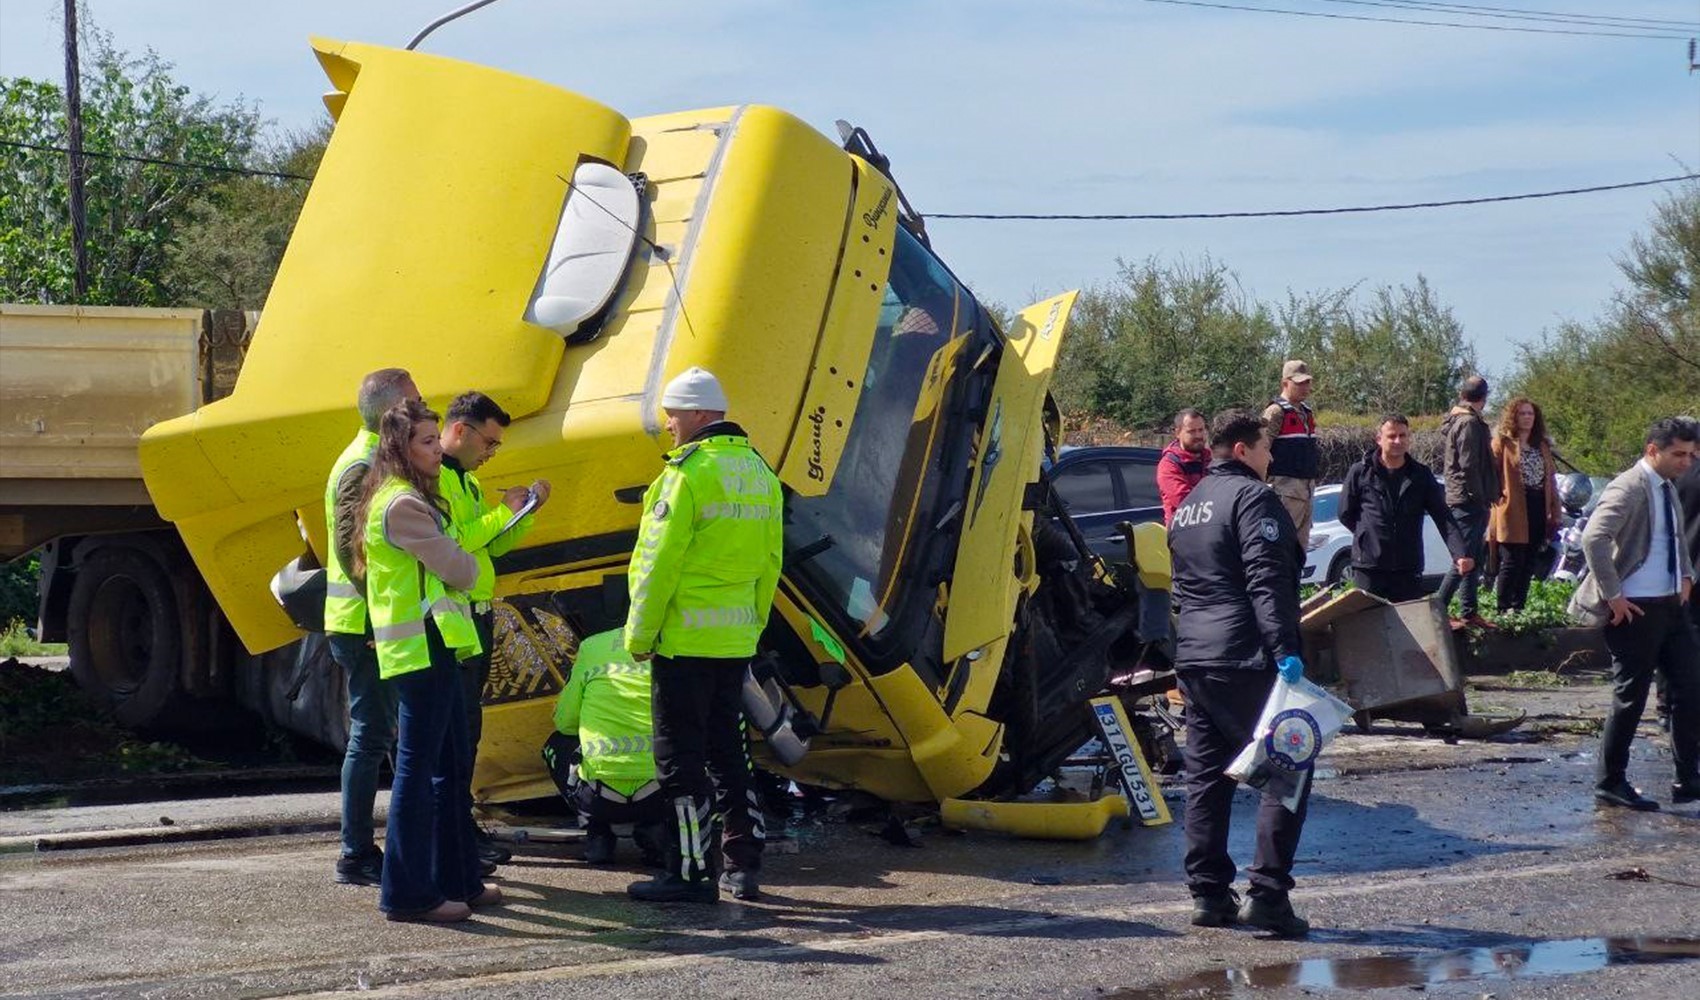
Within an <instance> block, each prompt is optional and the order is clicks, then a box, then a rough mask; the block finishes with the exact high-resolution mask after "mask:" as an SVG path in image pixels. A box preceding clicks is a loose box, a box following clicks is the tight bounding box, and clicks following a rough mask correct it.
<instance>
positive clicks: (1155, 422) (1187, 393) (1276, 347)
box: [1053, 257, 1476, 459]
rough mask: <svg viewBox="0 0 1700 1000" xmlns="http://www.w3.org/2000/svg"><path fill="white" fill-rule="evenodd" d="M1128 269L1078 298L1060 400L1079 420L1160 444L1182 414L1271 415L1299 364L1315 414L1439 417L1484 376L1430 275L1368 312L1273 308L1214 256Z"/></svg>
mask: <svg viewBox="0 0 1700 1000" xmlns="http://www.w3.org/2000/svg"><path fill="white" fill-rule="evenodd" d="M1118 266H1119V271H1118V274H1117V277H1116V280H1115V281H1113V282H1111V283H1110V284H1109V285H1107V286H1104V287H1101V288H1094V289H1090V290H1088V291H1086V292H1085V293H1083V294H1082V296H1081V299H1080V303H1079V305H1077V306H1076V307H1075V313H1074V317H1073V319H1071V320H1070V323H1069V327H1070V332H1069V335H1068V339H1067V340H1066V341H1065V343H1064V345H1063V352H1062V357H1061V358H1060V359H1059V361H1058V365H1057V373H1056V377H1055V381H1054V383H1053V392H1055V394H1056V397H1057V402H1058V405H1060V406H1061V407H1062V409H1063V411H1064V412H1065V413H1067V414H1068V415H1069V416H1071V417H1074V418H1076V419H1078V418H1080V417H1094V418H1108V419H1110V420H1114V421H1117V422H1119V423H1121V424H1123V425H1125V426H1130V427H1134V428H1138V429H1142V430H1151V431H1154V432H1157V433H1164V432H1167V430H1168V428H1169V422H1170V420H1171V418H1172V417H1173V415H1174V413H1175V412H1176V411H1177V410H1179V409H1181V408H1182V407H1186V406H1194V407H1197V408H1199V409H1201V410H1203V411H1205V412H1206V413H1215V412H1217V411H1219V410H1222V409H1225V408H1228V407H1231V406H1242V407H1250V408H1252V409H1255V410H1261V409H1262V408H1263V406H1264V405H1265V404H1266V403H1267V402H1268V401H1269V400H1270V399H1271V398H1272V397H1273V396H1274V395H1275V393H1276V392H1278V391H1279V388H1280V370H1281V362H1282V360H1284V359H1285V358H1289V357H1299V358H1304V359H1306V360H1308V361H1310V362H1311V366H1312V370H1313V371H1315V372H1316V375H1317V386H1318V389H1317V393H1316V395H1315V396H1314V397H1313V399H1312V405H1313V406H1315V405H1321V406H1326V407H1332V408H1334V409H1336V410H1347V411H1350V412H1352V413H1369V414H1379V413H1380V412H1382V411H1384V410H1388V409H1399V410H1404V411H1406V412H1407V413H1411V414H1417V413H1429V412H1438V411H1439V410H1443V409H1445V404H1446V403H1447V401H1448V400H1450V399H1451V398H1452V394H1453V391H1454V389H1455V387H1456V385H1457V383H1458V380H1459V378H1460V377H1461V376H1462V375H1463V374H1464V373H1466V372H1467V371H1470V370H1473V369H1474V368H1475V364H1476V357H1475V351H1474V349H1473V348H1472V347H1471V346H1470V345H1469V344H1468V343H1467V342H1466V340H1465V337H1464V329H1463V326H1462V325H1461V324H1460V323H1459V322H1458V320H1457V319H1456V318H1455V317H1454V316H1453V315H1452V312H1451V310H1450V309H1448V308H1446V307H1445V306H1444V305H1442V304H1441V303H1440V302H1439V300H1438V299H1437V297H1436V295H1435V293H1434V290H1433V288H1432V287H1431V286H1430V285H1429V284H1428V281H1427V279H1425V278H1423V277H1422V276H1420V275H1419V276H1418V277H1417V283H1416V285H1414V286H1404V287H1400V288H1393V287H1382V288H1378V289H1376V290H1375V291H1374V292H1372V293H1371V294H1370V295H1369V296H1368V298H1367V300H1363V301H1360V299H1359V297H1358V295H1357V294H1356V289H1353V288H1348V289H1342V290H1339V291H1333V292H1323V293H1311V294H1306V295H1297V294H1291V293H1289V295H1288V298H1287V302H1286V303H1285V304H1284V305H1282V306H1281V307H1279V309H1271V308H1270V307H1269V306H1268V305H1266V304H1264V303H1261V302H1258V301H1256V300H1254V299H1251V298H1250V297H1248V296H1247V295H1246V294H1245V292H1244V291H1243V290H1242V289H1241V287H1240V284H1239V279H1238V277H1237V276H1236V275H1235V274H1234V273H1233V272H1232V271H1231V270H1229V269H1228V267H1227V266H1226V265H1224V264H1222V263H1220V262H1218V261H1215V260H1213V259H1211V258H1209V257H1205V258H1203V259H1202V260H1199V261H1197V262H1188V261H1184V260H1183V261H1180V262H1178V263H1172V264H1168V263H1163V262H1161V261H1159V260H1157V259H1156V258H1151V259H1148V260H1146V261H1144V262H1143V263H1140V264H1137V265H1135V264H1129V263H1127V262H1125V261H1120V262H1118ZM1322 423H1326V421H1322ZM1356 457H1357V456H1356V455H1353V456H1352V458H1353V459H1355V458H1356Z"/></svg>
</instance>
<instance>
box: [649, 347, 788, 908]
mask: <svg viewBox="0 0 1700 1000" xmlns="http://www.w3.org/2000/svg"><path fill="white" fill-rule="evenodd" d="M661 406H662V409H664V410H665V411H666V413H667V431H668V433H670V434H671V435H672V437H673V441H674V444H675V445H676V447H675V448H674V449H673V450H672V451H670V452H668V453H667V455H666V464H665V465H664V466H663V467H662V470H661V475H660V476H659V477H658V478H657V479H656V480H655V482H654V483H652V484H650V487H649V491H648V492H647V493H645V494H644V498H643V522H642V525H641V526H640V527H639V530H638V542H637V548H636V551H634V552H633V553H632V564H631V571H630V574H629V577H628V587H629V590H630V595H631V608H630V610H629V611H628V612H627V615H626V627H625V646H626V651H627V652H629V653H630V654H631V655H632V658H633V659H634V660H637V661H638V662H640V663H641V662H646V661H648V660H649V659H650V658H651V657H653V658H654V661H655V662H654V669H653V671H652V681H651V686H652V690H653V699H652V702H653V703H652V706H651V711H652V713H653V715H654V721H655V767H656V771H657V774H658V775H659V777H660V779H661V789H662V794H663V795H665V796H666V797H667V798H668V800H669V801H670V803H671V805H672V815H671V817H670V818H669V822H670V824H671V825H672V830H671V832H670V835H669V836H668V837H667V838H666V841H667V843H666V845H665V847H666V850H667V854H668V858H667V866H666V867H667V870H666V872H665V873H664V874H662V875H660V876H658V877H656V878H655V879H654V880H653V881H650V882H638V883H634V884H633V885H632V886H631V888H630V890H629V891H630V893H631V896H632V898H633V899H637V900H642V901H645V902H672V901H688V902H698V903H713V902H717V901H718V900H719V898H720V897H719V892H718V891H717V889H716V888H715V884H714V879H713V875H712V872H711V866H710V858H709V855H710V852H711V851H712V850H713V845H714V840H715V836H714V835H715V820H716V819H720V820H723V821H724V823H725V827H726V837H725V845H724V853H725V861H726V870H725V874H724V876H723V877H722V878H721V880H720V884H721V887H722V888H725V889H727V890H729V891H730V892H731V893H732V894H733V896H735V897H737V898H738V899H756V898H758V897H759V896H760V894H761V889H760V886H759V884H758V882H757V875H758V872H759V870H760V868H761V851H762V840H763V837H764V836H765V832H764V830H763V826H762V814H761V807H760V804H759V803H758V802H757V801H756V796H755V791H754V789H753V788H752V787H751V785H750V775H749V758H748V756H747V751H746V748H745V743H744V730H743V721H742V718H741V711H742V690H743V682H744V669H745V667H746V666H747V665H748V663H749V660H750V657H751V656H752V655H753V654H754V653H755V650H756V640H757V638H758V637H759V636H760V635H761V631H762V628H763V626H765V625H766V624H767V616H768V611H769V609H770V608H771V607H772V605H773V594H774V589H775V588H776V587H777V586H778V584H779V563H780V555H781V539H782V533H783V516H784V498H783V496H782V495H781V493H780V490H779V480H778V478H777V477H776V476H774V474H773V471H772V470H771V469H769V468H768V466H767V463H766V462H764V461H763V460H762V457H761V456H760V455H759V454H757V453H756V451H755V449H754V448H752V447H750V441H749V437H748V435H747V434H745V432H744V429H743V428H741V427H739V426H738V425H737V424H735V423H731V422H730V421H728V420H726V409H727V402H726V393H725V390H723V389H722V388H721V386H720V382H719V380H718V379H716V378H715V377H714V376H713V375H712V374H711V373H709V372H707V371H705V370H703V369H701V368H691V369H689V370H688V371H686V372H684V373H683V374H682V375H680V376H679V377H677V378H675V379H674V380H673V381H671V382H669V383H668V384H667V388H666V391H665V392H664V393H663V394H662V397H661ZM711 793H712V800H711V798H710V795H711ZM716 813H718V816H716V815H715V814H716Z"/></svg>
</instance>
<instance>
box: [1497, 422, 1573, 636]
mask: <svg viewBox="0 0 1700 1000" xmlns="http://www.w3.org/2000/svg"><path fill="white" fill-rule="evenodd" d="M1493 458H1494V461H1495V462H1497V463H1499V479H1500V482H1501V483H1502V484H1503V485H1502V486H1501V487H1500V494H1499V500H1498V501H1497V502H1495V503H1494V505H1493V509H1492V511H1491V512H1490V513H1489V517H1488V539H1489V540H1490V541H1492V542H1493V543H1494V544H1495V545H1496V546H1497V547H1498V549H1499V577H1498V580H1497V582H1496V583H1495V584H1494V589H1495V591H1496V592H1497V594H1498V600H1499V610H1501V611H1512V610H1516V609H1519V608H1521V607H1523V605H1524V604H1526V603H1528V600H1529V581H1530V580H1531V579H1532V578H1533V577H1534V574H1535V561H1536V557H1537V556H1538V555H1539V554H1540V553H1541V552H1543V551H1545V548H1546V542H1547V539H1549V538H1550V537H1552V533H1553V532H1555V531H1557V530H1558V525H1559V506H1558V480H1557V475H1556V473H1557V470H1556V469H1555V468H1554V466H1553V459H1552V442H1551V441H1549V440H1547V427H1546V421H1545V420H1543V419H1542V417H1541V408H1540V407H1538V406H1536V405H1535V404H1534V402H1533V401H1531V400H1529V399H1527V398H1525V397H1523V396H1518V397H1517V398H1516V399H1513V400H1512V401H1511V402H1509V403H1507V404H1506V405H1505V409H1504V411H1503V412H1502V413H1501V414H1500V418H1499V430H1498V431H1497V432H1496V433H1495V434H1494V436H1493Z"/></svg>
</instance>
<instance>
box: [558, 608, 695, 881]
mask: <svg viewBox="0 0 1700 1000" xmlns="http://www.w3.org/2000/svg"><path fill="white" fill-rule="evenodd" d="M622 643H623V633H622V632H621V630H619V629H614V630H611V631H608V632H599V633H597V634H596V635H593V636H590V637H589V638H587V639H585V640H584V641H583V642H581V643H579V647H578V656H577V657H576V658H575V659H574V660H573V670H572V675H571V676H570V677H568V678H567V686H566V687H564V688H562V689H561V696H560V697H559V698H557V699H556V701H555V732H554V734H553V735H552V736H550V737H549V742H548V743H546V744H544V747H543V759H544V760H545V761H546V762H547V763H548V764H549V775H550V777H552V778H554V779H555V787H556V788H558V789H560V790H561V795H562V796H563V797H565V798H566V799H567V800H568V801H569V802H572V803H573V804H574V805H575V806H576V807H577V808H578V814H579V816H581V817H583V819H584V826H585V840H584V860H585V861H587V862H589V863H590V864H593V865H605V864H608V863H609V862H611V861H613V860H614V848H615V844H616V830H615V828H616V827H630V828H631V837H632V840H634V841H635V842H636V843H637V845H638V848H639V849H640V850H641V851H643V860H644V863H645V864H647V865H650V866H652V867H659V866H660V865H661V863H662V851H661V843H662V837H663V836H664V835H665V831H664V830H663V826H664V823H665V820H666V818H667V811H668V810H667V806H668V805H669V803H668V802H667V800H666V797H665V796H663V795H661V782H659V781H657V780H656V779H655V753H654V749H655V739H654V736H653V735H652V729H651V726H652V723H651V721H650V708H649V700H650V699H649V685H650V676H649V673H650V665H649V664H648V663H638V662H636V661H634V660H633V659H632V658H631V656H630V655H628V654H627V653H626V650H625V647H624V645H623V644H622ZM575 755H576V756H577V757H578V774H577V776H576V780H575V776H574V775H573V773H572V763H573V760H574V757H575Z"/></svg>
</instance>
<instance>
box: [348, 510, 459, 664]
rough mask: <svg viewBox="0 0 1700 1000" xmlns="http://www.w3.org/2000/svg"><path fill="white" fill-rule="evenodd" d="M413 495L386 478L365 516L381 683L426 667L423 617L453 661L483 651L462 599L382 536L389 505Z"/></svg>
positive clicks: (427, 656)
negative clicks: (430, 623) (448, 650)
mask: <svg viewBox="0 0 1700 1000" xmlns="http://www.w3.org/2000/svg"><path fill="white" fill-rule="evenodd" d="M412 491H413V487H411V486H409V485H408V484H407V483H406V482H404V481H403V480H401V479H397V478H391V479H389V480H388V481H386V482H385V483H384V484H383V485H382V486H380V487H379V488H378V491H377V493H375V494H374V495H373V496H372V505H371V507H370V509H368V510H367V512H366V602H367V610H368V611H369V613H370V614H371V618H372V640H373V648H374V649H375V651H376V652H377V655H378V676H379V677H381V678H384V679H386V680H387V679H389V678H391V677H396V676H399V675H401V674H405V673H411V672H412V671H415V670H423V669H425V668H426V667H429V666H430V665H431V650H430V645H429V643H428V641H427V639H426V635H425V618H426V616H427V615H429V616H430V618H431V620H432V621H434V622H436V623H437V631H438V632H439V633H441V635H442V637H443V644H444V645H446V646H448V647H449V648H450V649H451V650H453V651H454V653H455V656H456V658H458V659H463V660H464V659H466V658H467V657H469V656H476V655H477V654H478V653H479V652H480V651H481V650H482V649H483V646H482V644H481V643H480V642H479V640H478V629H477V627H476V626H475V625H473V623H472V608H471V605H470V604H469V603H468V602H467V601H466V599H465V597H464V596H463V595H460V594H456V593H452V592H450V591H449V590H448V589H447V587H445V586H444V584H443V581H442V580H440V579H438V578H437V577H436V576H435V575H433V574H432V573H431V572H430V571H428V570H426V569H425V567H424V566H422V565H421V564H420V562H419V560H418V559H416V558H414V556H413V555H412V554H411V553H408V552H406V551H403V550H402V549H399V548H396V547H395V546H394V545H391V544H390V543H389V541H388V539H387V538H385V536H384V519H385V517H386V516H387V515H388V513H389V508H390V505H391V504H392V503H394V502H395V501H396V499H397V498H399V497H400V496H401V495H402V494H404V493H410V492H412Z"/></svg>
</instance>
